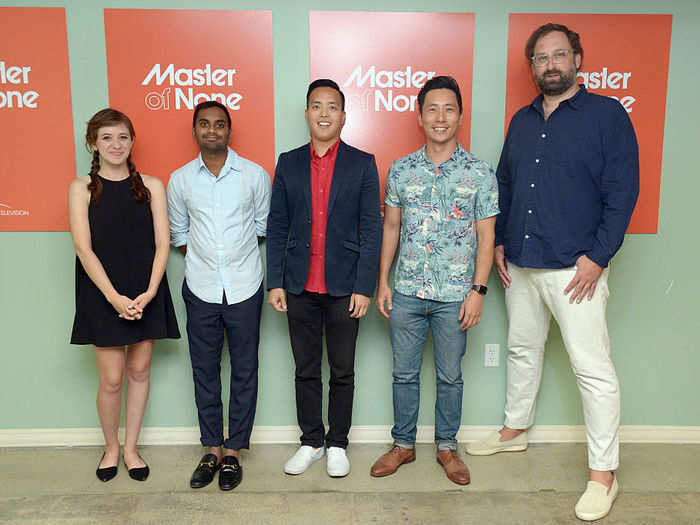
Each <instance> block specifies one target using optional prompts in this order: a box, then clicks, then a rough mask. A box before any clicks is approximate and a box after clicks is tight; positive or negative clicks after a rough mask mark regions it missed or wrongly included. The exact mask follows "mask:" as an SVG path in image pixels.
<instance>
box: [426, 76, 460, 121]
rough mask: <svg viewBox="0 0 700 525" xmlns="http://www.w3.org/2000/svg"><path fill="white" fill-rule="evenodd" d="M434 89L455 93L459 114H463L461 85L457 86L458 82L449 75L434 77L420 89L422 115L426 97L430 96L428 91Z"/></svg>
mask: <svg viewBox="0 0 700 525" xmlns="http://www.w3.org/2000/svg"><path fill="white" fill-rule="evenodd" d="M433 89H449V90H450V91H453V92H454V94H455V95H456V96H457V105H458V106H459V114H460V115H461V114H462V93H460V91H459V84H457V81H456V80H455V79H454V78H452V77H449V76H447V75H441V76H438V77H433V78H431V79H430V80H428V81H427V82H426V83H425V84H423V87H422V88H420V91H419V92H418V109H419V110H420V112H421V113H423V103H424V102H425V96H426V95H427V94H428V91H432V90H433Z"/></svg>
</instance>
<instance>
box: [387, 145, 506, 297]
mask: <svg viewBox="0 0 700 525" xmlns="http://www.w3.org/2000/svg"><path fill="white" fill-rule="evenodd" d="M384 202H385V204H386V205H387V206H392V207H394V208H401V236H400V242H399V257H398V262H397V265H396V271H395V275H394V279H395V289H396V291H397V292H399V293H401V294H404V295H410V296H415V297H419V298H421V299H431V300H433V301H441V302H454V301H462V300H464V298H465V297H466V296H467V294H468V293H469V291H470V290H471V286H472V279H473V277H474V269H475V265H476V246H477V238H476V229H475V226H474V223H475V221H478V220H481V219H486V218H488V217H492V216H494V215H497V214H498V184H497V182H496V177H495V175H494V172H493V170H492V169H491V167H490V166H489V165H488V164H487V163H486V162H483V161H481V160H479V159H477V158H476V157H475V156H474V155H472V154H471V153H469V152H468V151H466V150H465V149H464V148H463V147H462V146H461V145H459V144H458V145H457V149H456V150H455V152H454V153H453V154H452V156H451V157H450V158H449V159H448V160H447V161H445V162H443V163H442V164H441V165H440V166H436V165H435V164H434V163H433V162H432V161H431V160H430V158H429V157H428V155H427V153H426V151H425V146H423V148H421V149H420V150H418V151H416V152H414V153H411V154H410V155H407V156H405V157H403V158H400V159H398V160H396V161H394V163H393V164H392V165H391V168H389V174H388V176H387V179H386V193H385V197H384Z"/></svg>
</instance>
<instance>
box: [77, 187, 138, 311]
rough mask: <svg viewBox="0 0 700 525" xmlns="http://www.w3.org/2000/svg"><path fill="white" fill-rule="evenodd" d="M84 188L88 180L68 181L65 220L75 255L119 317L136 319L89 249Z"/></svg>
mask: <svg viewBox="0 0 700 525" xmlns="http://www.w3.org/2000/svg"><path fill="white" fill-rule="evenodd" d="M87 185H88V177H81V178H79V179H75V180H74V181H72V182H71V183H70V186H69V188H68V219H69V221H70V231H71V235H72V237H73V245H74V246H75V253H76V255H77V256H78V259H80V263H81V264H82V265H83V268H84V269H85V273H87V275H88V277H90V280H91V281H92V282H93V283H95V286H97V288H98V289H99V290H100V292H102V295H104V296H105V299H107V301H109V303H110V304H111V305H112V306H113V307H114V309H115V310H116V311H117V313H118V314H119V317H123V318H124V319H129V320H133V319H136V314H137V311H136V310H135V309H133V308H130V305H131V302H132V301H131V299H130V298H129V297H126V296H124V295H121V294H120V293H119V292H118V291H117V290H116V289H115V288H114V286H113V285H112V282H111V281H110V280H109V277H108V276H107V272H105V269H104V267H103V266H102V263H101V262H100V260H99V259H98V257H97V255H96V254H95V252H94V251H93V250H92V241H91V238H90V222H89V220H88V207H89V205H90V191H89V190H88V188H87Z"/></svg>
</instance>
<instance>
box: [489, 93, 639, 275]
mask: <svg viewBox="0 0 700 525" xmlns="http://www.w3.org/2000/svg"><path fill="white" fill-rule="evenodd" d="M542 100H543V97H542V95H540V96H538V97H537V98H535V100H534V101H533V102H532V103H531V104H529V105H527V106H525V107H523V108H521V109H520V110H519V111H518V112H517V113H516V114H515V116H513V119H512V120H511V122H510V126H509V128H508V134H507V136H506V141H505V144H504V145H503V151H502V153H501V159H500V161H499V163H498V170H497V171H496V177H497V179H498V191H499V204H498V205H499V208H500V209H501V213H500V215H499V216H498V219H497V222H496V246H498V245H501V244H502V245H504V249H505V255H506V258H507V259H508V260H509V261H511V262H513V263H514V264H516V265H518V266H521V267H525V268H567V267H571V266H573V265H574V264H575V263H576V259H578V257H580V256H581V255H586V256H587V257H588V258H589V259H591V260H592V261H594V262H595V263H597V264H599V265H600V266H603V267H605V266H607V265H608V261H610V259H611V258H612V256H613V255H614V254H615V252H617V250H618V249H619V248H620V245H621V244H622V241H623V239H624V235H625V230H626V229H627V226H628V225H629V221H630V217H631V216H632V211H633V210H634V206H635V204H636V202H637V196H638V194H639V148H638V146H637V138H636V136H635V133H634V128H633V127H632V122H631V121H630V119H629V116H628V115H627V112H626V111H625V109H624V108H623V107H622V105H621V104H620V103H619V102H618V101H617V100H615V99H612V98H609V97H604V96H600V95H596V94H593V93H589V92H588V91H586V88H585V87H583V86H580V89H579V91H578V92H577V93H576V94H575V95H574V96H573V97H571V98H570V99H567V100H565V101H563V102H561V103H560V104H559V106H558V107H557V108H556V109H555V110H554V111H553V112H552V114H551V115H550V116H549V118H548V119H545V118H544V111H543V108H542Z"/></svg>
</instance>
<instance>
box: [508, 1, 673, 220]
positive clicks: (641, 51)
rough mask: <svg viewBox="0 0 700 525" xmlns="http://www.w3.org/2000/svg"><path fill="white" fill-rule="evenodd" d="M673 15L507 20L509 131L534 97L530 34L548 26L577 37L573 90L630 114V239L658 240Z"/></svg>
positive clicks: (532, 16) (520, 17) (521, 17)
mask: <svg viewBox="0 0 700 525" xmlns="http://www.w3.org/2000/svg"><path fill="white" fill-rule="evenodd" d="M672 20H673V18H672V16H671V15H597V14H595V15H587V14H511V15H510V16H509V25H508V73H507V84H506V128H507V126H508V124H509V123H510V119H511V117H512V116H513V114H514V113H515V112H516V111H517V110H518V109H519V108H521V107H522V106H524V105H526V104H529V103H530V102H531V101H532V99H533V98H535V97H536V96H537V95H538V93H539V91H538V89H537V86H536V84H535V81H534V79H533V77H532V73H531V68H530V63H529V62H528V61H527V59H526V57H525V43H526V42H527V39H528V37H529V36H530V34H531V33H532V32H533V31H534V30H535V29H537V28H538V27H539V26H541V25H543V24H546V23H548V22H554V23H557V24H564V25H566V26H568V27H569V28H570V29H572V30H574V31H576V32H577V33H578V34H579V35H581V45H582V47H583V52H584V56H583V65H582V68H581V71H579V76H578V82H579V84H585V85H586V86H587V88H588V89H589V90H590V91H593V92H595V93H598V94H600V95H607V96H612V97H615V98H617V99H618V100H619V101H620V102H621V103H622V104H623V105H624V106H625V108H626V109H627V111H628V113H629V116H630V118H631V119H632V123H633V124H634V129H635V132H636V133H637V140H638V141H639V162H640V193H639V200H638V201H637V207H636V208H635V211H634V214H633V215H632V221H631V223H630V226H629V228H628V230H627V231H628V233H656V232H657V230H658V216H659V187H660V184H661V156H662V153H663V143H664V122H665V117H666V85H667V81H668V57H669V51H670V45H671V23H672Z"/></svg>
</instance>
